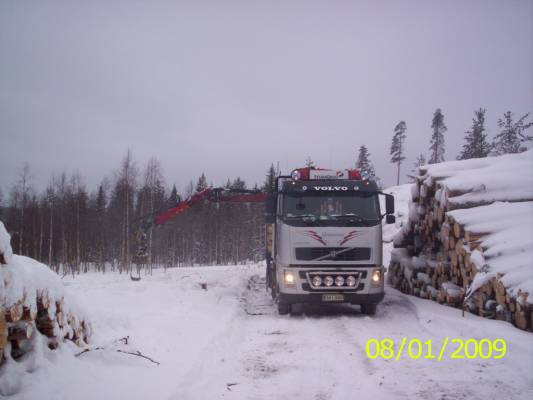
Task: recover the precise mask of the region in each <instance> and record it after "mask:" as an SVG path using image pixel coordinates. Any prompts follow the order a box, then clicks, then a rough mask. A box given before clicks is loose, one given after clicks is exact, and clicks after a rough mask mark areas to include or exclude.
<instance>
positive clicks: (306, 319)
mask: <svg viewBox="0 0 533 400" xmlns="http://www.w3.org/2000/svg"><path fill="white" fill-rule="evenodd" d="M262 273H263V270H262V268H261V267H255V266H253V267H244V266H239V267H209V268H182V269H176V270H172V271H168V272H166V273H165V272H163V271H156V272H155V273H154V276H152V277H145V278H143V280H142V281H140V282H132V281H130V280H129V278H128V277H127V276H124V275H122V276H119V275H116V274H106V275H100V274H87V275H84V276H80V277H76V279H74V280H69V281H68V282H67V283H68V285H69V287H70V288H71V289H73V291H74V292H76V293H78V294H79V296H78V297H80V298H81V299H82V300H83V301H84V302H85V303H86V305H87V307H88V309H89V310H90V312H91V314H92V320H93V323H94V328H95V332H96V334H95V337H94V342H93V344H92V345H93V346H109V345H110V344H111V343H112V342H113V341H114V340H116V339H118V338H121V337H123V336H126V335H129V336H130V344H131V346H132V349H138V350H140V351H141V352H142V353H143V354H146V355H147V356H149V357H151V358H153V359H155V360H157V361H159V362H160V363H161V364H160V365H159V366H157V365H155V364H152V363H150V362H149V361H146V360H144V359H142V358H139V357H133V356H130V355H126V354H122V353H116V352H113V351H110V350H109V351H94V352H89V353H86V354H83V355H82V356H80V357H78V358H75V357H73V352H75V351H77V349H74V348H73V347H72V348H70V347H63V349H61V350H59V351H55V352H48V353H47V354H46V357H45V359H44V360H41V361H40V363H44V365H41V366H40V368H37V369H36V370H35V372H33V373H31V374H26V376H25V377H24V378H23V382H24V387H23V390H22V392H21V393H19V394H18V395H17V396H14V398H19V399H35V398H40V399H73V398H76V399H78V400H83V399H117V398H125V399H165V400H167V399H168V400H174V399H175V400H178V399H180V400H181V399H221V398H224V399H272V398H276V399H349V398H354V397H359V398H374V399H404V398H405V399H407V398H415V399H466V398H468V399H484V400H485V399H492V398H499V399H502V398H506V399H519V398H524V399H526V398H533V380H532V378H531V376H532V375H531V373H532V371H533V335H532V334H531V333H526V332H521V331H519V330H518V329H516V328H514V327H513V326H511V325H510V324H507V323H504V322H499V321H489V320H485V319H482V318H479V317H476V316H473V315H470V314H467V315H466V316H465V317H464V318H463V317H461V312H460V311H458V310H457V309H452V308H448V307H444V306H440V305H438V304H436V303H434V302H430V301H426V300H421V299H417V298H413V297H407V296H404V295H402V294H401V293H399V292H397V291H395V290H393V289H390V288H388V290H387V295H386V297H385V300H384V302H383V303H382V304H381V306H380V307H379V308H378V313H377V315H376V316H375V317H368V316H364V315H362V314H361V313H360V312H359V309H358V308H357V307H343V306H333V307H329V308H326V309H324V308H312V309H309V310H308V312H306V313H305V314H304V315H303V316H301V317H289V316H278V315H277V314H276V313H275V312H274V306H273V305H272V303H271V301H270V299H269V296H268V295H267V294H266V292H264V291H263V290H262V289H261V288H259V285H255V287H254V285H252V288H251V289H247V286H248V282H249V279H250V277H253V276H260V275H262ZM255 279H256V280H257V278H255ZM201 283H206V284H207V290H203V289H202V288H201V285H200V284H201ZM80 294H81V295H80ZM247 311H248V313H247ZM258 311H260V312H261V313H262V315H249V314H255V313H257V312H258ZM445 336H449V337H450V338H464V339H467V338H471V337H472V338H476V339H482V338H486V337H487V338H489V339H496V338H503V339H505V340H506V341H507V343H508V354H507V356H506V357H505V358H503V359H500V360H479V359H478V360H467V359H462V360H450V359H445V360H443V361H441V362H438V361H436V360H427V359H422V358H421V359H418V360H407V359H405V358H402V359H401V360H399V361H393V360H381V359H377V360H371V359H369V358H368V357H367V355H366V353H365V345H366V342H367V341H368V340H369V339H372V338H377V339H383V338H386V337H389V338H391V339H393V340H395V341H397V342H398V343H399V342H401V339H402V338H403V337H407V338H418V339H421V340H422V341H426V340H428V339H433V340H434V341H435V342H438V343H440V342H441V341H442V340H443V339H444V337H445Z"/></svg>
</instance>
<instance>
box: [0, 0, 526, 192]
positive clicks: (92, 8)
mask: <svg viewBox="0 0 533 400" xmlns="http://www.w3.org/2000/svg"><path fill="white" fill-rule="evenodd" d="M438 107H440V108H442V111H443V113H444V118H445V123H446V125H447V126H448V132H447V133H446V136H445V140H446V154H445V158H446V159H448V160H449V159H454V158H455V157H456V156H457V154H458V152H459V150H460V148H461V145H462V141H463V137H464V132H465V130H466V129H468V128H469V127H470V125H471V121H472V117H473V112H474V110H475V109H477V108H479V107H484V108H486V109H487V128H488V133H489V135H490V136H491V137H492V136H494V135H495V134H496V133H497V124H496V122H497V119H498V118H499V117H501V115H502V114H503V113H504V112H505V111H507V110H511V111H513V112H514V113H515V114H516V115H522V114H525V113H526V112H531V111H533V1H531V0H529V1H527V0H524V1H509V0H506V1H487V0H480V1H464V0H461V1H428V0H418V1H390V2H385V1H368V2H366V1H309V0H306V1H288V0H285V1H252V0H243V1H227V0H226V1H187V2H185V1H183V2H179V1H168V2H163V1H147V0H146V1H138V2H134V1H124V2H119V1H107V2H104V1H89V0H86V1H83V2H77V1H72V0H69V1H64V2H60V1H18V0H17V1H8V0H3V1H2V2H0V150H1V151H0V188H1V189H2V190H3V192H4V195H7V192H8V190H9V187H10V185H11V184H12V183H13V182H14V181H15V179H16V177H17V173H18V171H19V170H20V169H21V167H22V165H23V163H24V162H25V161H27V162H29V163H30V165H31V168H32V171H33V181H34V183H35V184H36V186H37V187H38V188H39V189H42V188H44V186H45V185H46V184H47V182H48V180H49V178H50V176H51V174H52V173H54V172H56V173H57V172H60V171H62V170H67V171H69V172H73V171H79V172H80V173H81V175H82V176H83V177H84V179H85V181H86V183H87V185H88V189H90V190H93V189H94V188H95V187H96V185H97V184H98V183H99V182H100V181H101V179H102V178H103V177H104V176H106V175H107V176H111V173H112V171H113V170H115V169H117V168H118V166H119V164H120V160H121V159H122V157H123V156H124V154H125V153H126V151H127V149H128V148H129V149H130V150H131V151H132V153H133V156H134V158H135V159H136V160H137V162H138V165H139V166H140V167H141V168H142V167H143V166H144V165H145V163H146V161H147V160H148V159H149V158H150V157H151V156H156V157H157V158H158V159H159V160H160V161H161V162H162V165H163V168H164V173H165V176H166V181H167V184H168V185H171V184H173V183H175V184H177V186H178V189H179V190H183V189H184V188H185V186H186V184H187V182H188V180H189V179H191V178H194V179H196V178H197V177H198V176H199V175H200V174H201V173H202V172H205V174H206V175H207V178H208V181H211V182H213V183H214V184H215V185H219V184H222V183H224V182H225V181H226V180H227V178H228V177H229V178H234V177H236V176H241V177H242V178H243V179H244V180H245V181H246V182H247V183H249V184H253V183H254V182H258V183H261V182H262V181H263V179H264V174H265V171H266V170H267V168H268V167H269V165H270V163H271V162H273V163H274V164H276V163H277V162H279V165H280V167H281V169H282V170H283V171H284V172H286V171H287V169H292V168H295V167H298V166H302V165H303V163H304V162H305V159H306V157H307V156H310V157H311V158H312V159H313V160H314V161H315V163H316V164H317V165H318V166H322V167H332V168H336V169H343V168H346V167H351V166H353V164H354V162H355V159H356V154H357V149H358V147H359V146H360V145H361V144H366V145H367V147H368V148H369V150H370V152H371V159H372V161H373V162H374V164H375V167H376V171H377V174H378V175H379V176H380V177H381V178H382V180H383V181H384V183H385V184H386V185H391V184H393V183H394V181H395V175H396V171H395V168H394V166H393V165H392V164H390V162H389V159H390V156H389V149H390V142H391V138H392V133H393V128H394V126H395V125H396V124H397V123H398V122H399V121H400V120H405V121H406V122H407V143H406V146H407V150H408V156H409V158H408V160H407V163H406V167H404V171H405V172H407V171H406V170H407V169H411V167H412V163H413V162H414V159H415V157H416V155H417V154H419V153H421V152H422V153H424V154H426V155H427V154H428V153H429V151H428V146H429V139H430V135H431V128H430V125H431V118H432V115H433V112H434V111H435V109H436V108H438ZM531 119H533V118H530V120H531ZM403 179H404V180H405V177H404V178H403Z"/></svg>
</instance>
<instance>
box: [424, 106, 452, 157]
mask: <svg viewBox="0 0 533 400" xmlns="http://www.w3.org/2000/svg"><path fill="white" fill-rule="evenodd" d="M431 128H432V129H433V134H432V135H431V141H430V146H429V149H430V150H431V155H430V157H429V161H428V163H429V164H436V163H440V162H443V161H444V132H446V131H447V130H448V128H447V127H446V125H445V124H444V115H443V114H442V111H441V110H440V108H437V109H436V110H435V113H434V114H433V121H432V122H431Z"/></svg>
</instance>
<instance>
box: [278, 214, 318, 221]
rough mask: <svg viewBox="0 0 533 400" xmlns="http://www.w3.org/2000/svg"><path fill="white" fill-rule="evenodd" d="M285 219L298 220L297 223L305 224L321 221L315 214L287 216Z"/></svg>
mask: <svg viewBox="0 0 533 400" xmlns="http://www.w3.org/2000/svg"><path fill="white" fill-rule="evenodd" d="M284 218H285V219H291V220H297V221H303V222H306V223H311V222H318V221H320V219H318V218H317V216H316V215H314V214H302V215H286V216H285V217H284Z"/></svg>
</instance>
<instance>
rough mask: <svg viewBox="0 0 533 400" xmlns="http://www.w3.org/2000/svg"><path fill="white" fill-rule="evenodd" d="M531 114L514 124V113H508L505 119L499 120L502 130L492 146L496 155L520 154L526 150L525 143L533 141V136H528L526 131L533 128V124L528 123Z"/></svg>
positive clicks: (504, 115)
mask: <svg viewBox="0 0 533 400" xmlns="http://www.w3.org/2000/svg"><path fill="white" fill-rule="evenodd" d="M528 116H529V113H527V114H525V115H523V116H522V117H521V118H520V119H519V120H518V121H516V122H513V113H512V112H511V111H507V112H506V113H505V114H503V119H501V118H500V119H498V127H500V128H501V129H502V130H501V132H500V133H499V134H498V135H497V136H496V137H495V138H494V142H493V144H492V148H493V153H494V154H495V155H501V154H508V153H520V152H522V151H525V150H526V147H525V146H523V143H524V142H527V141H530V140H533V136H529V135H526V133H525V131H527V130H528V129H529V128H531V127H532V126H533V122H526V119H527V117H528Z"/></svg>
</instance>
